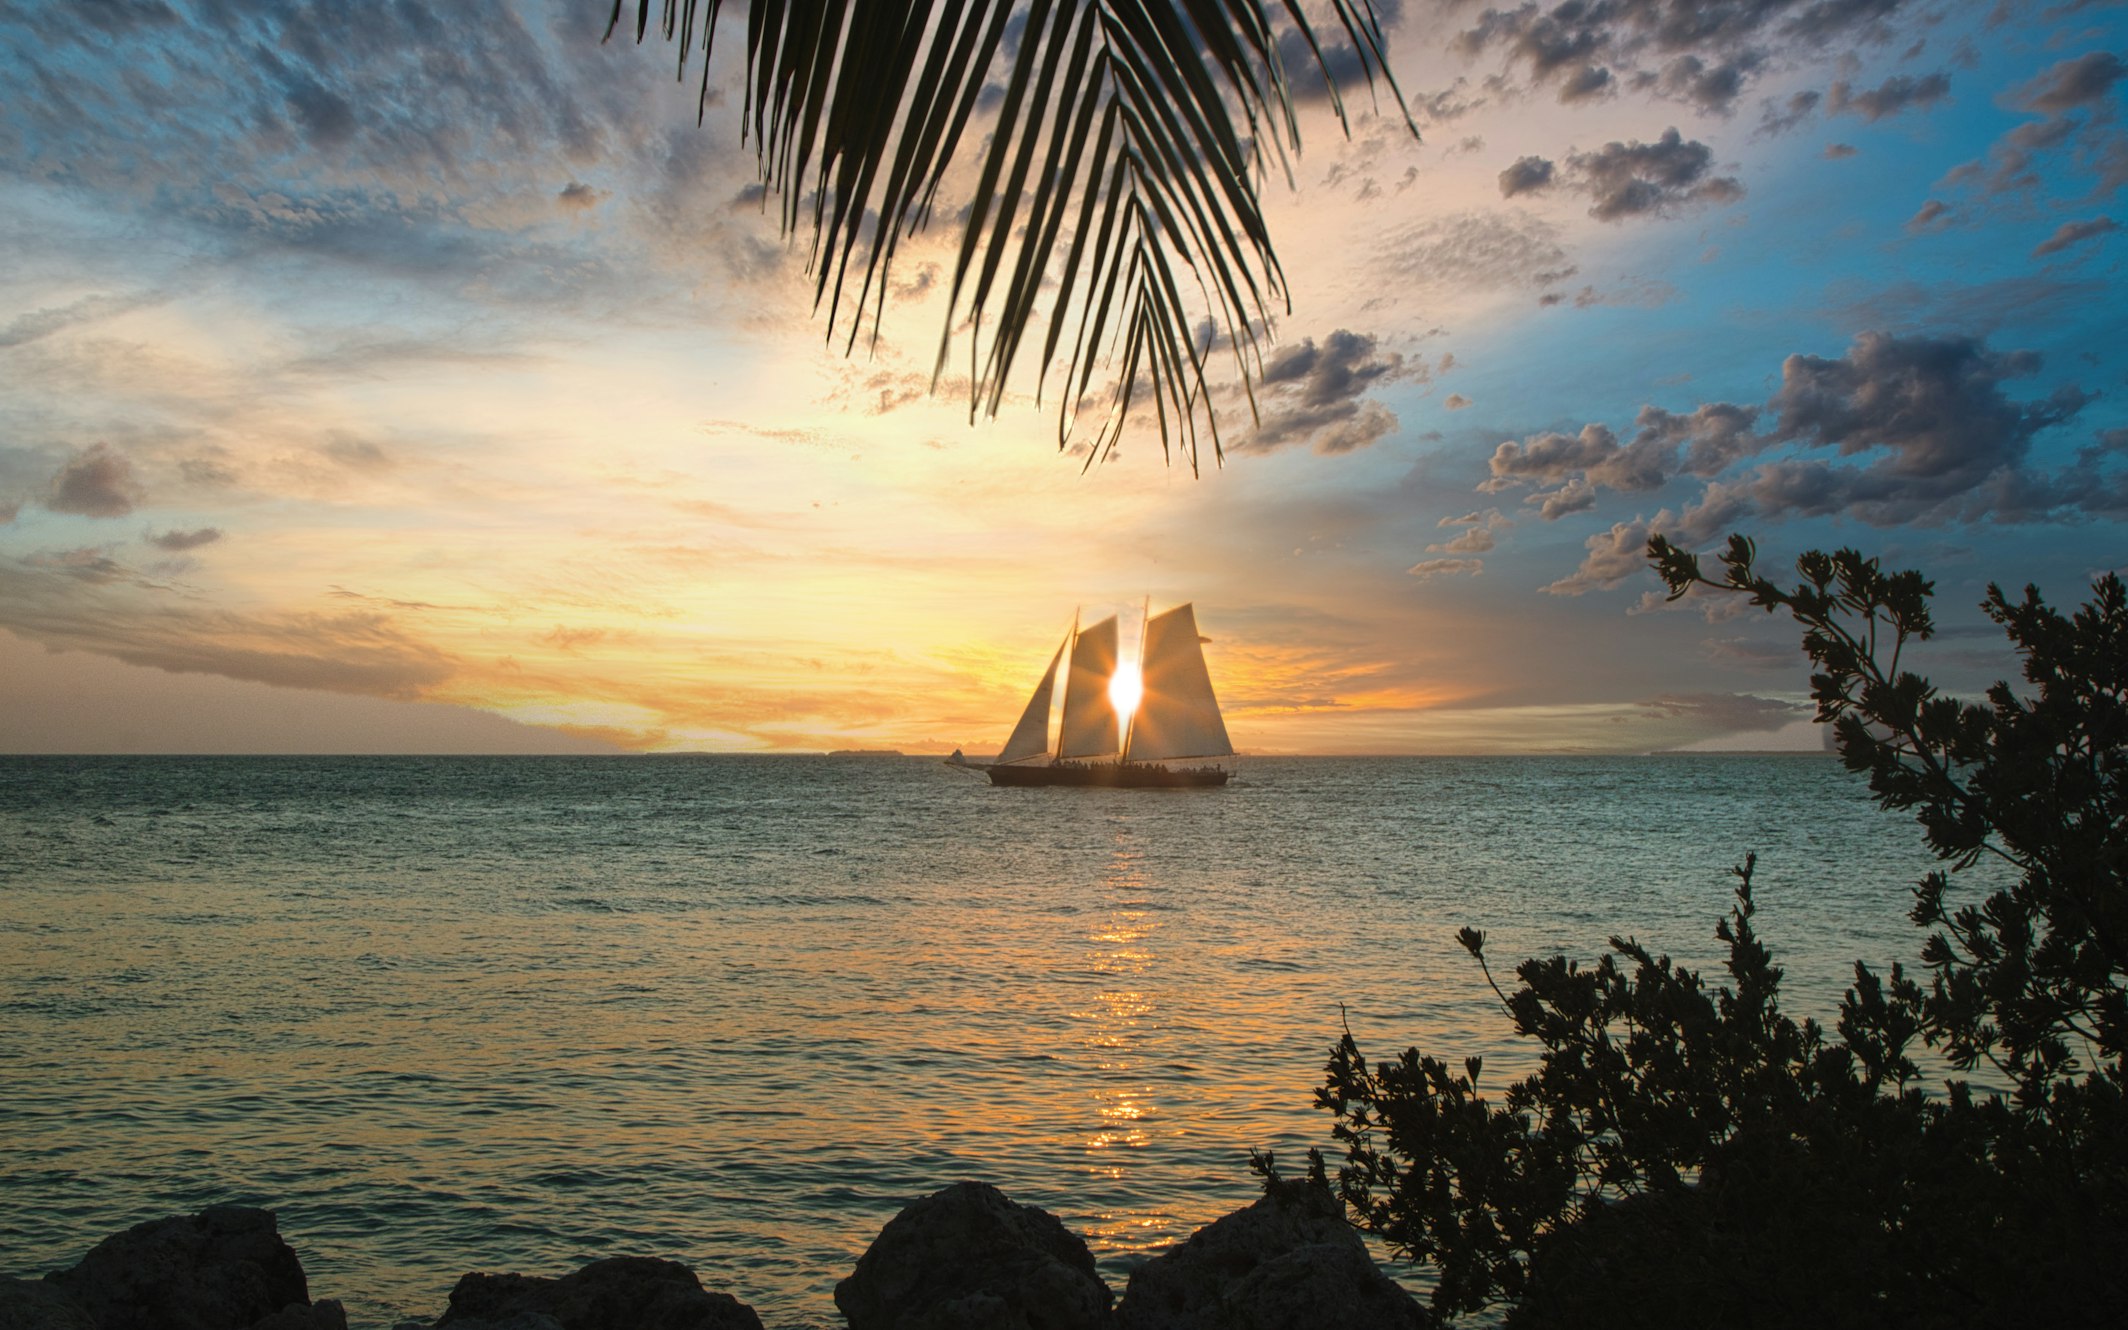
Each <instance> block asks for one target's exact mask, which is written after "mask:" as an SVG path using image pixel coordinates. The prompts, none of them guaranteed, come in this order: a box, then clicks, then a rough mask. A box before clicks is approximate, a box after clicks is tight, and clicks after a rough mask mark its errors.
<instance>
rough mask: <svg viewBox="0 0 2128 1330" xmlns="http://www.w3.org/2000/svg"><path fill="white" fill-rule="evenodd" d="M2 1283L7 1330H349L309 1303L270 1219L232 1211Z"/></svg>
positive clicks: (337, 1315)
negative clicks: (34, 1278) (38, 1277)
mask: <svg viewBox="0 0 2128 1330" xmlns="http://www.w3.org/2000/svg"><path fill="white" fill-rule="evenodd" d="M9 1282H10V1283H11V1284H13V1285H15V1287H14V1288H13V1289H10V1290H9V1291H7V1292H6V1293H5V1294H0V1308H4V1310H0V1318H5V1319H0V1325H4V1326H5V1327H6V1330H33V1328H35V1330H78V1328H79V1327H81V1326H83V1325H88V1326H94V1327H95V1328H96V1330H347V1316H346V1313H345V1312H343V1311H342V1310H341V1308H340V1304H339V1303H337V1302H331V1301H325V1302H319V1303H316V1304H313V1303H312V1302H311V1300H310V1287H309V1285H308V1283H307V1282H306V1281H305V1279H304V1277H303V1264H302V1262H301V1261H299V1260H297V1259H296V1253H295V1249H294V1248H292V1247H290V1246H289V1245H288V1244H287V1243H286V1242H283V1241H282V1240H281V1235H280V1232H279V1230H278V1229H277V1228H276V1226H275V1224H274V1217H273V1212H272V1211H270V1210H253V1209H248V1208H246V1207H243V1206H236V1205H217V1206H213V1207H211V1208H209V1209H206V1210H202V1211H201V1212H200V1213H198V1214H196V1215H177V1216H173V1217H172V1218H169V1219H157V1220H151V1221H150V1222H148V1223H145V1224H136V1225H134V1226H133V1227H132V1228H129V1229H127V1230H126V1231H125V1232H123V1233H119V1234H115V1235H113V1236H111V1237H108V1238H105V1239H104V1240H103V1241H102V1242H100V1243H98V1244H97V1245H96V1246H95V1248H94V1249H92V1250H91V1251H90V1252H89V1254H88V1255H87V1256H85V1257H83V1258H82V1261H81V1264H79V1265H77V1266H75V1267H74V1268H73V1269H71V1270H63V1271H59V1272H56V1273H54V1274H50V1275H46V1276H45V1277H44V1279H43V1280H42V1281H41V1283H40V1284H38V1285H34V1286H32V1285H29V1283H28V1281H23V1280H14V1281H9Z"/></svg>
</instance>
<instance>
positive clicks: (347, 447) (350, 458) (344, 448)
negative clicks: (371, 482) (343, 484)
mask: <svg viewBox="0 0 2128 1330" xmlns="http://www.w3.org/2000/svg"><path fill="white" fill-rule="evenodd" d="M318 451H320V452H322V453H324V454H325V455H326V456H327V457H330V458H331V459H332V460H334V461H335V462H338V463H339V464H340V465H341V466H344V467H346V468H348V469H349V470H350V471H365V472H369V473H371V474H376V473H378V472H382V471H389V470H391V469H392V468H393V467H394V466H396V465H398V463H397V462H395V461H394V460H393V458H392V455H391V454H390V453H388V452H386V451H385V450H384V449H383V448H382V447H381V446H379V445H378V444H376V443H373V442H371V441H370V440H368V439H357V438H353V437H350V436H347V435H341V436H339V437H337V438H334V439H332V440H330V441H329V442H327V443H324V444H321V445H320V446H319V449H318Z"/></svg>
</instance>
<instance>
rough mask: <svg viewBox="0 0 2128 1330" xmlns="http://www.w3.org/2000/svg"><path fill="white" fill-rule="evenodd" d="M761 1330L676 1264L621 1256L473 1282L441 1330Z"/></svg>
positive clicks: (457, 1293) (738, 1305)
mask: <svg viewBox="0 0 2128 1330" xmlns="http://www.w3.org/2000/svg"><path fill="white" fill-rule="evenodd" d="M445 1327H450V1328H451V1330H762V1326H761V1318H760V1317H759V1316H756V1315H755V1314H754V1309H753V1308H751V1307H749V1306H747V1305H746V1304H745V1303H743V1302H740V1301H739V1300H738V1299H737V1298H734V1297H733V1296H731V1295H730V1294H729V1293H714V1292H711V1291H709V1290H707V1289H705V1288H703V1287H702V1281H701V1280H699V1279H697V1278H695V1272H694V1271H692V1270H690V1269H688V1268H687V1267H686V1266H684V1265H681V1264H680V1263H679V1262H677V1261H660V1260H654V1259H652V1258H650V1257H647V1256H616V1257H613V1258H612V1259H610V1260H604V1261H593V1262H592V1263H591V1264H590V1265H587V1266H585V1267H584V1268H583V1269H581V1270H579V1271H577V1272H576V1273H575V1274H572V1275H563V1276H562V1277H561V1278H559V1279H543V1278H540V1277H538V1276H535V1275H487V1274H471V1275H467V1276H465V1277H464V1278H463V1279H460V1280H459V1281H458V1287H457V1288H454V1289H452V1290H451V1307H450V1310H449V1311H447V1312H445V1313H444V1314H443V1317H442V1319H440V1320H438V1321H437V1322H436V1330H445Z"/></svg>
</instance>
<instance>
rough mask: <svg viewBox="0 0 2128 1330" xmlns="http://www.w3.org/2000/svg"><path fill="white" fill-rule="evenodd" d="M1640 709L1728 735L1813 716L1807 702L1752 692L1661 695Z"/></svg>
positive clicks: (1649, 714) (1654, 716) (1667, 718)
mask: <svg viewBox="0 0 2128 1330" xmlns="http://www.w3.org/2000/svg"><path fill="white" fill-rule="evenodd" d="M1641 708H1642V714H1643V715H1644V716H1647V717H1648V718H1649V719H1659V720H1686V719H1689V720H1693V721H1697V722H1700V723H1701V724H1704V725H1705V726H1707V727H1708V728H1710V729H1713V730H1716V731H1719V732H1722V733H1728V734H1734V733H1737V732H1740V731H1741V732H1745V733H1753V732H1760V731H1770V730H1778V729H1780V728H1781V727H1783V726H1785V725H1787V724H1788V723H1789V722H1791V721H1797V720H1802V719H1804V718H1805V717H1807V716H1809V715H1811V714H1812V709H1811V707H1810V706H1809V705H1808V704H1806V703H1802V702H1784V701H1782V700H1780V699H1779V698H1772V697H1757V696H1754V695H1752V694H1750V693H1662V694H1658V695H1657V696H1655V697H1652V698H1649V699H1648V700H1647V701H1645V702H1643V703H1641Z"/></svg>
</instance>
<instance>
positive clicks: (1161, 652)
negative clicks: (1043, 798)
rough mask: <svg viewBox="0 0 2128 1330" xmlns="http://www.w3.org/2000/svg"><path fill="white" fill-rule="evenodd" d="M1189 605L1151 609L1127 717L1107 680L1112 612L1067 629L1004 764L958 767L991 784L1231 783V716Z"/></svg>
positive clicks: (1112, 659) (1112, 649) (1112, 667)
mask: <svg viewBox="0 0 2128 1330" xmlns="http://www.w3.org/2000/svg"><path fill="white" fill-rule="evenodd" d="M1203 640H1204V639H1203V638H1201V637H1199V636H1198V635H1197V615H1196V612H1195V610H1193V609H1192V608H1191V607H1190V606H1189V605H1179V606H1177V607H1176V608H1174V609H1171V610H1168V611H1166V612H1165V613H1162V614H1153V615H1148V616H1147V618H1146V620H1145V632H1144V633H1143V634H1142V635H1141V637H1140V639H1139V645H1138V678H1139V680H1140V685H1141V689H1142V691H1141V693H1140V696H1139V699H1138V705H1137V707H1136V708H1135V709H1133V710H1132V711H1131V712H1130V714H1129V717H1128V720H1127V722H1126V721H1124V719H1123V718H1121V717H1119V716H1118V715H1117V713H1116V705H1115V701H1114V700H1113V699H1112V698H1111V696H1110V690H1109V685H1110V683H1111V682H1112V681H1113V680H1114V679H1115V677H1116V671H1117V660H1116V657H1117V654H1118V653H1117V639H1116V619H1115V616H1114V615H1111V616H1109V617H1108V618H1106V619H1103V620H1101V621H1100V622H1099V623H1097V624H1093V625H1092V626H1090V627H1086V628H1081V627H1079V626H1078V624H1077V622H1076V621H1074V622H1073V624H1072V628H1071V631H1069V632H1067V633H1066V634H1065V635H1064V641H1063V642H1062V643H1061V644H1060V645H1059V646H1058V647H1057V650H1056V654H1055V655H1053V656H1051V657H1050V658H1049V668H1048V669H1047V670H1044V671H1043V672H1042V681H1041V682H1040V683H1038V684H1036V685H1035V687H1034V696H1032V697H1030V698H1028V699H1027V707H1026V709H1025V710H1024V711H1022V712H1021V713H1020V722H1019V724H1017V725H1015V726H1013V727H1012V737H1011V738H1009V739H1007V740H1006V741H1005V747H1004V750H1003V751H1002V752H1000V753H999V754H998V755H997V760H996V761H994V762H991V763H988V764H979V763H972V762H968V761H966V760H962V761H961V762H959V763H956V765H959V766H965V767H970V768H973V769H977V770H982V771H987V772H989V773H990V783H991V784H993V785H1103V786H1122V787H1126V788H1174V787H1196V786H1211V785H1224V784H1226V783H1227V777H1228V775H1229V774H1230V773H1229V772H1228V770H1227V768H1226V767H1225V766H1222V765H1220V764H1219V763H1218V761H1217V759H1219V758H1224V757H1231V756H1233V754H1234V746H1233V744H1232V743H1230V742H1228V740H1227V726H1226V721H1225V720H1223V719H1222V718H1221V717H1220V714H1219V699H1218V698H1216V697H1214V696H1213V695H1212V676H1211V674H1210V672H1209V671H1207V670H1206V669H1205V666H1204V650H1203V648H1202V647H1201V646H1200V645H1199V644H1200V643H1201V642H1203ZM1060 666H1061V667H1063V669H1064V671H1065V673H1064V706H1063V714H1062V716H1061V718H1060V723H1059V724H1058V725H1057V727H1056V732H1055V736H1054V738H1052V737H1051V732H1050V725H1049V713H1050V710H1051V700H1052V697H1053V695H1054V693H1055V692H1056V684H1057V670H1058V668H1059V667H1060Z"/></svg>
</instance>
